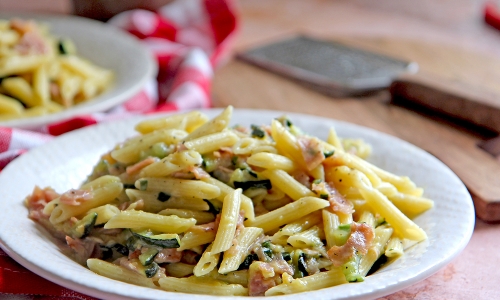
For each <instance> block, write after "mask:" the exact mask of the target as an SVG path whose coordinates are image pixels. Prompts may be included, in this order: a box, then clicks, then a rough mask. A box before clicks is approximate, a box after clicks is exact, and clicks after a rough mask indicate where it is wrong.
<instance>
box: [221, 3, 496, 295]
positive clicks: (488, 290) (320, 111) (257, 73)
mask: <svg viewBox="0 0 500 300" xmlns="http://www.w3.org/2000/svg"><path fill="white" fill-rule="evenodd" d="M237 3H238V6H239V9H240V12H241V24H240V26H241V28H240V32H239V35H238V36H237V37H236V41H235V49H234V51H235V52H237V51H240V50H243V49H246V48H248V47H252V46H255V45H258V44H262V43H266V42H269V41H272V40H275V39H280V38H283V37H284V36H289V35H292V34H296V33H306V34H311V35H314V36H317V37H321V38H326V39H334V40H339V41H342V42H345V43H348V44H350V45H354V46H360V47H364V48H367V49H370V50H374V51H378V52H380V53H385V54H391V55H393V56H396V57H400V58H405V59H411V60H414V61H416V62H418V64H419V65H420V70H422V71H425V72H426V73H430V74H434V75H438V76H441V77H443V78H446V79H451V80H455V81H457V82H463V83H464V84H467V85H468V86H471V88H473V89H477V90H487V91H488V92H491V93H495V94H498V95H500V84H498V82H500V72H499V71H498V70H500V31H496V30H495V29H493V28H490V27H488V26H487V25H485V24H483V21H482V3H483V2H482V1H465V0H454V1H433V0H424V1H419V2H418V5H417V3H415V2H413V1H409V0H399V1H395V0H391V1H390V0H378V1H369V0H350V1H326V0H324V1H321V0H310V1H300V0H273V1H266V0H240V1H238V2H237ZM213 96H214V105H215V106H218V107H224V106H226V105H229V104H231V105H233V106H235V107H236V108H265V109H274V110H282V111H291V112H299V113H306V114H313V115H318V116H324V117H329V118H334V119H338V120H342V121H348V122H351V123H356V124H360V125H363V126H368V127H371V128H374V129H376V130H379V131H382V132H385V133H389V134H391V135H394V136H397V137H399V138H402V139H404V140H407V141H409V142H411V143H413V144H415V145H417V146H419V147H421V148H423V149H425V150H427V151H429V152H430V153H431V154H433V155H435V156H436V157H438V158H439V159H441V160H442V161H443V162H444V163H446V164H448V165H449V166H450V167H451V165H453V168H452V169H454V171H455V172H456V173H457V175H459V177H460V178H461V179H462V180H463V181H464V182H467V183H470V185H471V186H468V187H469V189H471V190H472V191H478V192H485V193H489V194H490V195H495V196H497V199H498V198H500V180H497V181H496V182H497V183H498V184H497V185H496V186H495V185H494V184H493V185H492V184H488V185H483V184H482V182H485V180H481V178H482V179H491V178H500V173H499V170H500V160H498V159H495V158H494V157H492V156H491V155H489V154H487V153H486V152H484V151H483V150H481V149H479V148H478V147H477V143H478V142H481V141H484V140H486V139H489V138H492V137H494V136H495V134H493V133H490V132H484V131H478V130H475V129H473V128H470V127H468V126H463V124H462V125H461V124H456V123H454V122H449V121H448V120H445V119H442V118H439V117H437V116H431V115H429V114H424V113H422V112H421V111H415V110H409V109H407V108H403V107H399V106H395V105H392V104H390V103H389V100H390V95H389V93H388V92H387V91H382V92H380V93H377V94H375V95H373V96H371V97H364V98H341V99H339V98H331V97H328V96H325V95H322V94H320V93H317V92H316V91H313V90H311V89H309V88H306V87H303V86H301V85H299V84H297V83H295V82H293V81H290V80H288V79H285V78H283V77H281V76H279V75H275V74H272V73H270V72H267V71H265V70H262V69H260V68H257V67H254V66H251V65H249V64H247V63H245V62H242V61H239V60H237V59H233V58H231V59H229V60H228V62H227V63H226V64H225V65H223V66H221V67H220V68H219V69H218V70H217V71H216V73H215V79H214V84H213ZM498 99H499V101H500V96H499V97H498ZM479 162H480V163H479ZM490 182H491V180H490ZM499 234H500V224H498V223H496V224H494V223H486V222H483V221H481V220H479V219H477V220H476V226H475V230H474V234H473V236H472V239H471V241H470V243H469V245H468V246H467V247H466V249H465V250H464V251H463V252H462V253H461V254H460V256H458V258H456V259H455V260H454V261H453V262H452V263H450V264H449V265H448V266H447V267H446V268H444V269H442V270H441V271H439V272H438V273H436V274H434V275H433V276H431V277H429V278H428V279H426V280H424V281H422V282H420V283H417V284H415V285H413V286H411V287H409V288H406V289H405V290H403V291H400V292H397V293H395V294H392V295H389V296H386V297H385V298H384V299H469V298H473V297H474V298H476V299H497V298H500V288H499V287H498V284H497V280H496V279H498V278H500V269H499V268H498V267H497V266H499V265H500V254H498V249H499V248H500V239H498V237H499Z"/></svg>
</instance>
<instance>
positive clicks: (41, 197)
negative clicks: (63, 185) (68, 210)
mask: <svg viewBox="0 0 500 300" xmlns="http://www.w3.org/2000/svg"><path fill="white" fill-rule="evenodd" d="M57 197H59V194H58V193H57V192H56V191H54V190H53V189H52V188H50V187H46V188H43V189H41V188H40V187H38V186H35V188H34V189H33V192H32V193H31V194H30V195H29V196H27V197H26V200H25V203H26V206H27V207H28V208H29V209H30V210H34V211H39V210H43V208H44V207H45V206H46V205H47V203H49V202H50V201H52V200H54V199H56V198H57Z"/></svg>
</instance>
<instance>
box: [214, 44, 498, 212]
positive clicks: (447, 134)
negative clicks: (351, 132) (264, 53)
mask: <svg viewBox="0 0 500 300" xmlns="http://www.w3.org/2000/svg"><path fill="white" fill-rule="evenodd" d="M325 38H330V39H335V40H337V41H341V42H344V43H347V44H349V45H351V46H356V47H362V48H365V49H368V50H372V51H376V52H379V53H383V54H388V55H393V56H395V57H398V58H402V59H408V60H414V61H416V62H417V63H419V65H420V70H421V71H422V72H424V73H427V74H431V75H432V76H434V77H437V78H443V79H446V80H451V81H453V82H458V83H459V84H460V83H461V82H463V83H466V84H467V85H470V86H472V87H474V91H479V92H480V91H482V90H484V91H485V93H488V95H500V85H498V84H497V83H498V82H500V74H498V72H497V70H499V69H500V60H498V59H494V58H491V57H485V56H483V55H480V54H477V53H471V52H467V51H464V50H459V49H456V48H453V47H451V46H444V45H437V44H430V43H422V42H419V41H409V40H396V39H390V38H377V39H368V38H346V37H325ZM213 94H214V104H215V105H216V106H225V105H228V104H232V105H234V106H235V107H242V108H243V107H244V108H266V109H276V110H286V111H293V112H300V113H308V114H315V115H320V116H326V117H330V118H334V119H338V120H344V121H348V122H352V123H357V124H360V125H363V126H368V127H372V128H374V129H376V130H379V131H382V132H386V133H389V134H392V135H395V136H398V137H400V138H402V139H404V140H406V141H409V142H410V143H413V144H415V145H416V146H418V147H420V148H422V149H424V150H426V151H428V152H429V153H431V154H432V155H434V156H436V157H437V158H438V159H440V160H441V161H443V162H444V163H445V164H446V165H448V166H449V167H450V168H451V169H452V170H453V171H454V172H455V173H456V174H457V175H458V176H459V178H460V179H461V180H462V181H463V182H464V183H465V185H466V186H467V188H468V189H469V191H470V193H471V195H472V196H473V199H474V204H475V208H476V214H477V216H478V217H479V218H481V219H482V220H484V221H500V160H497V159H496V158H495V157H494V156H493V155H491V154H489V153H487V152H486V151H484V150H483V149H481V148H479V147H478V146H477V144H478V143H480V142H482V141H484V140H487V139H489V138H493V137H494V136H495V133H493V132H490V131H483V130H476V129H477V128H476V127H473V126H469V125H468V124H465V123H456V122H454V121H450V120H448V119H446V118H441V117H440V116H439V115H437V114H434V113H432V112H431V113H429V112H428V111H421V110H410V109H408V108H406V107H402V106H399V105H394V104H391V103H390V98H391V97H390V94H389V92H388V91H383V92H380V93H377V94H375V95H373V96H370V97H365V98H335V99H334V98H331V97H328V96H326V95H323V94H320V93H317V92H316V91H313V90H311V89H309V88H307V87H304V86H301V85H299V84H297V83H296V82H293V81H291V80H288V79H286V78H284V77H281V76H279V75H275V74H272V73H270V72H267V71H265V70H262V69H259V68H257V67H254V66H251V65H249V64H247V63H244V62H241V61H237V60H233V61H230V62H229V63H228V64H227V65H225V66H224V67H222V68H221V69H219V70H218V71H217V72H216V74H215V80H214V86H213ZM479 95H481V96H484V95H482V94H479ZM491 99H493V100H495V99H498V101H499V103H500V96H499V97H498V98H496V97H491Z"/></svg>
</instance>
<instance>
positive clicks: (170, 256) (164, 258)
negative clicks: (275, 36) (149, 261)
mask: <svg viewBox="0 0 500 300" xmlns="http://www.w3.org/2000/svg"><path fill="white" fill-rule="evenodd" d="M181 259H182V251H177V249H171V248H165V249H162V250H161V251H160V252H158V254H157V255H156V257H155V262H157V263H159V264H161V263H176V262H180V261H181Z"/></svg>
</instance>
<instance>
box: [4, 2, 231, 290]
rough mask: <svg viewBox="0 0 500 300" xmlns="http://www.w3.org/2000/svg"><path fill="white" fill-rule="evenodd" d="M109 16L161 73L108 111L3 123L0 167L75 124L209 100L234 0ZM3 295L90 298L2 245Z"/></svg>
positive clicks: (197, 104) (224, 50) (226, 43)
mask: <svg viewBox="0 0 500 300" xmlns="http://www.w3.org/2000/svg"><path fill="white" fill-rule="evenodd" d="M109 22H110V23H111V24H113V25H115V26H118V27H120V28H123V29H124V30H127V31H129V32H130V33H132V34H134V35H135V36H137V37H138V38H140V39H141V41H142V42H143V44H144V45H145V46H146V47H147V48H148V49H150V50H151V51H152V52H153V53H154V55H155V56H156V58H157V60H158V65H159V72H158V75H157V78H156V79H154V78H153V79H152V80H151V82H150V83H149V84H147V86H145V87H144V89H143V90H142V91H141V92H140V93H139V94H138V95H136V96H135V97H133V98H131V99H130V100H128V101H127V102H125V103H124V104H123V105H121V106H119V107H115V108H113V109H112V110H110V111H107V112H104V113H95V114H89V115H82V116H77V117H74V118H72V119H69V120H64V121H61V122H58V123H55V124H48V125H46V126H43V127H40V128H37V129H36V130H34V131H27V130H21V129H16V128H5V127H0V169H1V168H3V167H5V166H6V165H7V164H8V163H9V162H10V161H12V160H13V159H15V158H16V157H17V156H19V155H21V154H22V153H24V152H26V151H28V150H29V149H31V148H33V147H36V146H38V145H41V144H43V143H45V142H47V141H49V140H51V139H52V138H54V136H57V135H60V134H63V133H66V132H69V131H71V130H74V129H77V128H81V127H84V126H88V125H92V124H96V123H101V122H106V121H110V120H116V119H121V118H125V117H127V116H130V115H136V114H141V113H148V114H149V113H156V112H164V111H176V110H181V109H193V108H205V107H209V106H210V105H211V100H210V83H211V79H212V75H213V69H214V68H215V67H216V66H217V65H218V64H219V63H221V60H223V59H224V57H225V55H224V54H225V53H227V50H228V48H229V44H230V43H231V40H232V37H233V35H234V33H235V31H236V25H237V17H236V15H235V11H234V6H233V3H232V1H231V0H176V1H173V2H171V3H169V4H168V5H166V6H164V7H162V8H160V9H159V10H158V11H157V12H150V11H145V10H132V11H127V12H123V13H121V14H119V15H117V16H115V17H113V18H112V19H111V20H109ZM20 201H21V199H20ZM41 259H43V258H41ZM0 298H1V299H4V298H5V299H35V298H36V299H92V298H91V297H88V296H85V295H82V294H79V293H77V292H74V291H71V290H68V289H65V288H62V287H60V286H58V285H56V284H53V283H51V282H49V281H47V280H45V279H43V278H41V277H39V276H37V275H35V274H33V273H31V272H29V271H28V270H26V269H24V268H23V267H21V266H20V265H18V264H17V263H16V262H14V261H13V260H12V259H11V258H10V257H9V256H7V255H6V254H5V253H4V252H3V251H2V250H1V249H0Z"/></svg>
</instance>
